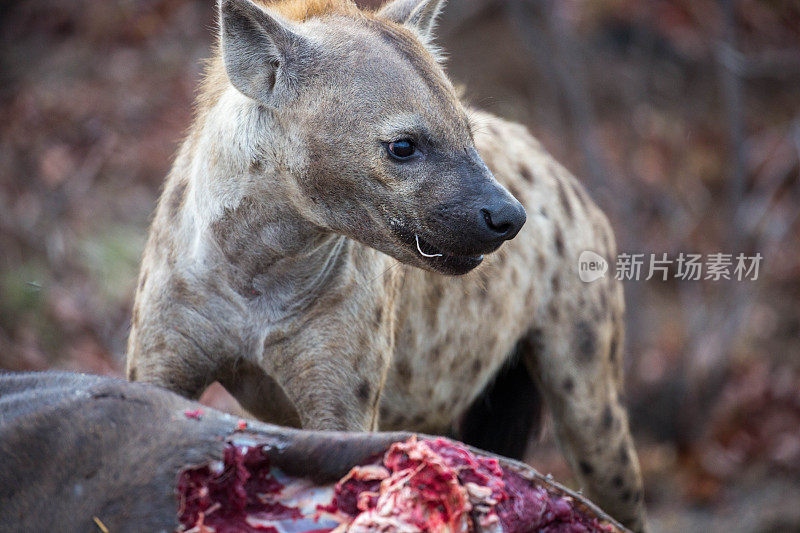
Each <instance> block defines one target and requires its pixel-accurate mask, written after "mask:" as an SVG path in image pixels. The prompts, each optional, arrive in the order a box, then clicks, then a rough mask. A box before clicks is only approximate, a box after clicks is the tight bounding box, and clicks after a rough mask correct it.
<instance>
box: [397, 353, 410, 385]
mask: <svg viewBox="0 0 800 533" xmlns="http://www.w3.org/2000/svg"><path fill="white" fill-rule="evenodd" d="M397 375H398V376H399V377H400V379H402V380H403V381H404V382H406V383H408V380H410V379H411V365H409V364H408V361H406V360H405V359H403V360H401V361H399V362H398V363H397Z"/></svg>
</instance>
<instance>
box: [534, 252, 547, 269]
mask: <svg viewBox="0 0 800 533" xmlns="http://www.w3.org/2000/svg"><path fill="white" fill-rule="evenodd" d="M546 264H547V259H546V258H545V256H544V254H543V253H541V252H539V253H538V254H536V266H537V267H539V270H544V267H545V265H546Z"/></svg>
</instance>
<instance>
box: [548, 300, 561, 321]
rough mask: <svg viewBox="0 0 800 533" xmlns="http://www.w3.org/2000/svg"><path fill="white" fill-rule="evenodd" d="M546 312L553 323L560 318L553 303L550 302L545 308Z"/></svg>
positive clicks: (559, 312)
mask: <svg viewBox="0 0 800 533" xmlns="http://www.w3.org/2000/svg"><path fill="white" fill-rule="evenodd" d="M547 312H548V313H549V314H550V318H552V319H553V320H554V321H556V322H557V321H558V320H559V319H560V318H561V311H560V310H559V308H558V306H557V305H556V303H555V302H553V301H551V302H550V303H549V304H548V306H547Z"/></svg>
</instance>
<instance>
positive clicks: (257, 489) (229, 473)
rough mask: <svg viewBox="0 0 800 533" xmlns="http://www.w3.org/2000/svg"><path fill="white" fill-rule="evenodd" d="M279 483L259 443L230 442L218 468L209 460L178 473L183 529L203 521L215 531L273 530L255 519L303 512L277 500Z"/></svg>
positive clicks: (234, 532) (272, 531) (273, 518)
mask: <svg viewBox="0 0 800 533" xmlns="http://www.w3.org/2000/svg"><path fill="white" fill-rule="evenodd" d="M282 489H283V485H282V484H280V483H279V482H278V481H276V480H275V478H274V477H273V476H272V474H271V473H270V467H269V458H268V457H267V455H266V454H265V453H264V451H263V450H262V449H261V448H257V447H240V446H234V445H233V444H228V445H227V446H226V447H225V451H224V454H223V460H222V464H221V468H214V466H213V464H208V465H203V466H200V467H196V468H190V469H187V470H184V471H183V472H182V473H181V475H180V477H179V479H178V493H179V496H180V511H179V517H178V518H179V520H180V523H181V525H182V526H184V527H185V528H187V529H188V528H192V527H195V526H198V525H200V524H202V525H203V526H206V527H212V528H214V531H215V532H216V533H236V532H245V533H251V532H259V531H261V532H263V531H267V532H271V533H276V532H277V530H276V529H275V528H273V527H269V526H263V525H261V524H259V523H258V522H259V521H264V520H283V519H298V518H302V516H303V515H302V514H301V513H300V511H299V510H298V509H296V508H294V507H287V506H285V505H283V504H282V503H280V501H279V496H280V492H281V490H282ZM248 518H249V519H250V521H248Z"/></svg>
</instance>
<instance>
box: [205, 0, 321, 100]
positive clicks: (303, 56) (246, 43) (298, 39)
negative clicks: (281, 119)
mask: <svg viewBox="0 0 800 533" xmlns="http://www.w3.org/2000/svg"><path fill="white" fill-rule="evenodd" d="M219 23H220V45H221V48H222V60H223V62H224V63H225V70H226V71H227V73H228V78H229V79H230V80H231V83H232V84H233V86H234V87H236V88H237V89H238V90H239V91H240V92H241V93H242V94H244V95H245V96H248V97H250V98H252V99H254V100H257V101H259V102H261V103H264V104H267V105H277V104H279V103H280V101H281V100H282V99H283V98H286V97H288V96H289V95H290V93H291V91H292V89H293V88H294V87H297V86H298V84H299V78H301V77H302V74H303V68H304V67H303V65H304V63H305V61H306V60H307V58H308V57H309V51H310V46H309V43H308V42H307V41H306V39H305V38H303V37H302V36H301V35H299V34H298V33H296V32H295V31H293V30H292V28H291V27H290V25H289V23H288V22H283V21H281V20H279V19H278V18H276V17H275V16H273V15H271V14H270V13H268V12H267V11H265V10H264V9H262V8H261V7H259V6H257V5H255V4H254V3H253V2H251V1H250V0H219Z"/></svg>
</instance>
